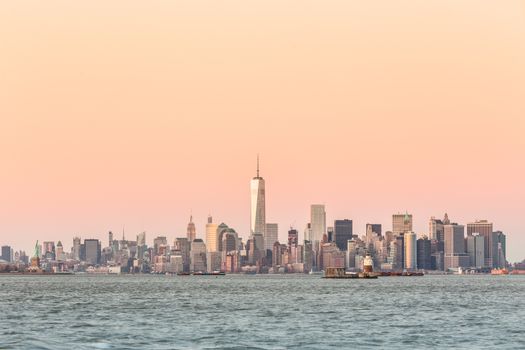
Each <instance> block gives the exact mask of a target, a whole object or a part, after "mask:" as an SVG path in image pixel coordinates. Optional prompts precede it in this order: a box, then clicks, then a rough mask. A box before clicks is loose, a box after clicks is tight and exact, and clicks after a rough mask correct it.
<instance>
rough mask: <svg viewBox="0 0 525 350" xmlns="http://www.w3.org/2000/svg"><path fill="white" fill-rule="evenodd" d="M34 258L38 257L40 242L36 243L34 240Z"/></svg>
mask: <svg viewBox="0 0 525 350" xmlns="http://www.w3.org/2000/svg"><path fill="white" fill-rule="evenodd" d="M34 257H35V258H40V244H38V241H36V244H35V255H34Z"/></svg>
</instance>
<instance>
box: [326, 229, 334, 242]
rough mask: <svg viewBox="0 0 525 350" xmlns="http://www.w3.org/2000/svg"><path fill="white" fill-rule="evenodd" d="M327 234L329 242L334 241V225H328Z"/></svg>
mask: <svg viewBox="0 0 525 350" xmlns="http://www.w3.org/2000/svg"><path fill="white" fill-rule="evenodd" d="M326 236H327V238H328V242H333V241H334V228H333V227H331V226H330V227H327V228H326Z"/></svg>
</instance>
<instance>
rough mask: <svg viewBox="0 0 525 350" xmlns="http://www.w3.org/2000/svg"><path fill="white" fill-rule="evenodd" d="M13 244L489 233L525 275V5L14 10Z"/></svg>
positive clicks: (92, 4)
mask: <svg viewBox="0 0 525 350" xmlns="http://www.w3.org/2000/svg"><path fill="white" fill-rule="evenodd" d="M0 53H1V54H0V121H1V124H0V161H1V171H0V244H9V245H12V246H13V247H14V248H17V249H26V250H27V251H28V253H30V254H32V247H33V245H34V242H35V241H36V240H37V239H39V240H40V241H42V240H55V241H57V240H62V241H63V243H64V244H65V248H66V249H69V247H70V246H71V243H72V237H73V236H74V235H79V236H81V237H82V238H91V237H95V238H101V239H103V242H104V244H107V231H109V230H112V231H114V232H118V235H120V232H121V231H122V227H123V225H125V226H126V235H127V236H128V238H134V237H135V235H136V234H137V233H138V232H140V231H143V230H145V231H146V232H147V236H148V241H151V240H152V239H153V237H155V236H157V235H166V236H167V237H168V239H169V240H170V241H172V240H173V239H174V238H175V237H176V236H183V235H184V234H185V230H186V224H187V222H188V219H189V216H190V212H192V213H193V216H194V219H195V221H196V224H197V235H198V236H199V237H203V233H204V224H205V222H206V217H207V215H208V213H211V214H212V215H213V217H214V219H215V221H218V222H222V221H223V222H226V223H227V224H229V225H230V226H232V227H234V228H235V229H236V230H237V231H238V232H239V233H241V235H243V236H244V237H247V235H248V230H249V204H250V202H249V180H250V178H251V177H252V176H254V173H255V157H256V154H257V153H260V154H261V175H262V176H264V177H265V179H266V187H267V221H268V222H278V223H279V225H280V237H281V238H284V236H285V233H286V230H287V229H288V227H289V226H290V225H294V226H295V227H297V228H298V229H299V230H300V232H301V233H302V231H303V229H304V227H305V225H306V223H307V222H308V220H309V205H310V204H312V203H325V204H326V208H327V216H328V217H327V219H328V222H330V221H332V220H334V219H338V218H351V219H353V220H354V222H355V224H354V225H355V226H354V231H355V232H356V233H363V232H364V228H365V224H366V223H367V222H374V223H382V224H383V227H384V230H387V229H390V228H391V215H392V214H393V213H397V212H404V211H405V210H408V211H409V212H411V213H413V214H414V222H415V230H416V232H417V233H418V234H421V233H425V232H427V226H428V219H429V217H430V216H432V215H435V216H439V217H442V216H443V214H444V213H445V212H448V213H449V216H450V218H451V219H452V220H453V221H457V222H459V223H467V222H469V221H472V220H475V219H488V220H491V221H492V222H494V228H495V229H498V230H502V231H504V232H505V233H506V234H507V240H508V241H507V250H508V254H507V255H508V258H509V260H511V261H517V260H521V259H523V258H525V220H524V208H525V204H524V198H525V185H524V179H525V161H524V159H525V137H524V132H525V4H524V2H523V1H510V0H509V1H484V0H472V1H466V0H459V1H458V0H454V1H452V0H449V1H446V0H445V1H444V0H427V1H401V0H395V1H392V0H377V1H366V2H358V1H346V0H345V1H342V0H341V1H305V0H300V1H299V0H290V1H280V0H279V1H277V0H274V1H259V2H255V1H244V0H237V1H233V0H226V1H220V2H218V1H211V0H209V1H208V0H202V1H199V0H197V1H195V0H192V1H189V0H188V1H130V0H126V1H124V0H122V1H74V2H72V1H66V0H63V1H46V2H42V1H23V2H21V1H4V2H2V4H1V5H0Z"/></svg>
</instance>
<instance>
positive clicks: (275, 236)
mask: <svg viewBox="0 0 525 350" xmlns="http://www.w3.org/2000/svg"><path fill="white" fill-rule="evenodd" d="M277 241H279V225H278V224H266V237H265V238H264V245H265V248H266V250H268V249H269V250H273V245H274V243H275V242H277Z"/></svg>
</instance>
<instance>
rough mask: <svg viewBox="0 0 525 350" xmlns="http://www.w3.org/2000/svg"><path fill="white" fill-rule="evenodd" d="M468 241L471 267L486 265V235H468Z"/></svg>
mask: <svg viewBox="0 0 525 350" xmlns="http://www.w3.org/2000/svg"><path fill="white" fill-rule="evenodd" d="M466 243H467V254H468V255H469V259H470V267H478V268H479V267H483V266H485V237H484V236H482V235H480V234H472V235H468V236H467V242H466Z"/></svg>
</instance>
